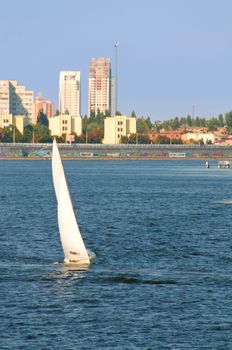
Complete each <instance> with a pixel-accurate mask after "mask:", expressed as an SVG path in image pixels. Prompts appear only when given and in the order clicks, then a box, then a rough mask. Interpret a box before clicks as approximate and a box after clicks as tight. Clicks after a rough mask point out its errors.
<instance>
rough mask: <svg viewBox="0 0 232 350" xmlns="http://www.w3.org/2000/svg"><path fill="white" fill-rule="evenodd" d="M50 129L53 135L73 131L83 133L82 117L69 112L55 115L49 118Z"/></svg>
mask: <svg viewBox="0 0 232 350" xmlns="http://www.w3.org/2000/svg"><path fill="white" fill-rule="evenodd" d="M48 120H49V129H50V131H51V135H52V136H62V135H64V134H65V135H66V136H68V135H71V134H72V133H75V134H77V136H79V135H81V134H82V118H81V117H78V116H72V115H69V114H60V115H57V116H55V117H52V118H49V119H48Z"/></svg>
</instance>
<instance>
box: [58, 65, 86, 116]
mask: <svg viewBox="0 0 232 350" xmlns="http://www.w3.org/2000/svg"><path fill="white" fill-rule="evenodd" d="M80 96H81V73H80V72H79V71H62V72H60V85H59V109H60V114H70V115H73V116H78V117H79V116H80V115H81V98H80Z"/></svg>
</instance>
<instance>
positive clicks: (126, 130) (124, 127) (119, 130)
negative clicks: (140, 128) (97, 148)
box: [103, 115, 136, 145]
mask: <svg viewBox="0 0 232 350" xmlns="http://www.w3.org/2000/svg"><path fill="white" fill-rule="evenodd" d="M130 134H136V118H131V117H127V116H125V115H116V116H114V117H107V118H106V119H105V120H104V139H103V143H104V144H111V145H112V144H119V143H121V138H122V136H130Z"/></svg>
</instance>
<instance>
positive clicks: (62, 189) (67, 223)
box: [52, 140, 90, 266]
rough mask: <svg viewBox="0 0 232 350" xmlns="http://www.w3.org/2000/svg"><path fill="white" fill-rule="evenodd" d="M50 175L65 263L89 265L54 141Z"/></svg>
mask: <svg viewBox="0 0 232 350" xmlns="http://www.w3.org/2000/svg"><path fill="white" fill-rule="evenodd" d="M52 174H53V183H54V188H55V193H56V199H57V206H58V225H59V231H60V238H61V243H62V247H63V251H64V257H65V259H64V260H65V262H67V263H75V264H78V265H83V266H84V265H89V263H90V258H89V255H88V252H87V250H86V248H85V245H84V242H83V240H82V237H81V234H80V230H79V227H78V224H77V221H76V217H75V213H74V210H73V205H72V201H71V197H70V194H69V190H68V186H67V182H66V178H65V174H64V169H63V165H62V162H61V159H60V154H59V150H58V147H57V144H56V140H54V141H53V149H52Z"/></svg>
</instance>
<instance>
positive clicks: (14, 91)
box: [0, 80, 34, 118]
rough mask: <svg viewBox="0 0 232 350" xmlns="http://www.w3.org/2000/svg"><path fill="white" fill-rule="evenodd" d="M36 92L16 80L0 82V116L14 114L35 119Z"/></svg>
mask: <svg viewBox="0 0 232 350" xmlns="http://www.w3.org/2000/svg"><path fill="white" fill-rule="evenodd" d="M33 102H34V92H33V91H31V90H27V89H26V87H25V86H23V85H19V84H18V82H17V81H16V80H0V115H1V114H4V113H5V114H13V115H23V116H26V117H29V118H32V117H33V111H34V105H33Z"/></svg>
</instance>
